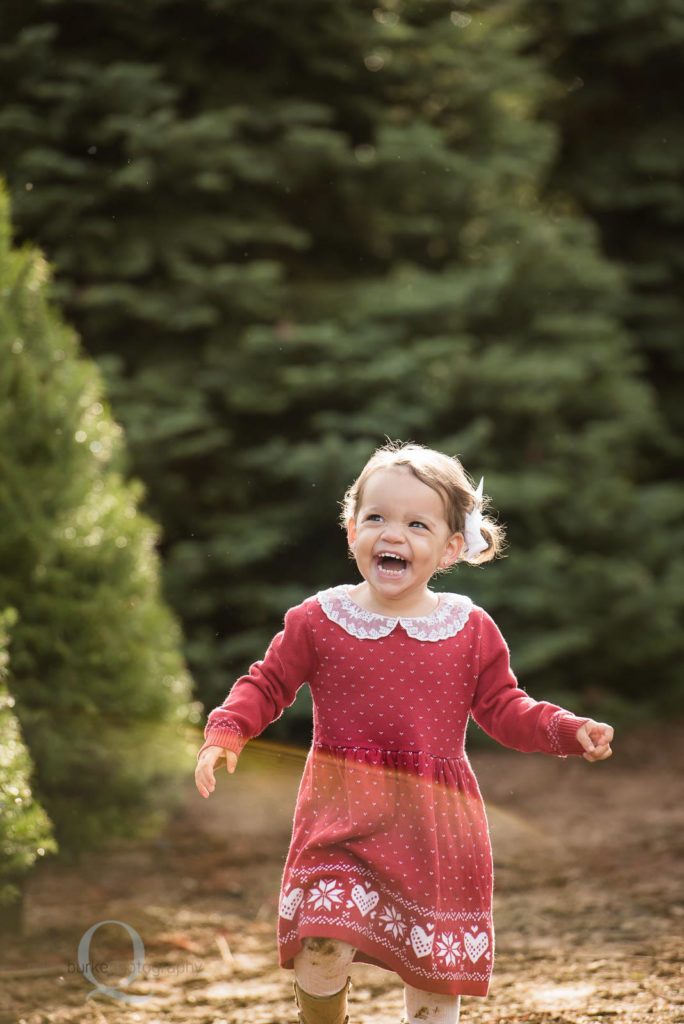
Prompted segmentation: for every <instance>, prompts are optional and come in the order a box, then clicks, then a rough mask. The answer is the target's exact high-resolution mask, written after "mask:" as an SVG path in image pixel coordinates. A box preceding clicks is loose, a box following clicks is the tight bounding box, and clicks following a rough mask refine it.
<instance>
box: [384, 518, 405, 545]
mask: <svg viewBox="0 0 684 1024" xmlns="http://www.w3.org/2000/svg"><path fill="white" fill-rule="evenodd" d="M382 536H383V537H384V538H385V540H388V541H390V540H391V541H396V542H399V541H401V540H403V539H404V531H403V528H402V526H401V524H400V523H392V522H387V523H385V528H384V530H383V531H382Z"/></svg>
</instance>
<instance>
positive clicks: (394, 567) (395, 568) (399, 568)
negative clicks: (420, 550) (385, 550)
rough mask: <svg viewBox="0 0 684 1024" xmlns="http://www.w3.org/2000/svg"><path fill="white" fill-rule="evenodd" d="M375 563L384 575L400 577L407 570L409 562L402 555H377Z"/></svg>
mask: <svg viewBox="0 0 684 1024" xmlns="http://www.w3.org/2000/svg"><path fill="white" fill-rule="evenodd" d="M375 565H376V566H377V569H378V572H380V573H381V574H382V575H383V576H388V577H392V578H395V579H396V578H398V577H399V576H403V574H404V573H405V572H406V568H407V566H408V562H407V561H406V559H405V558H401V556H400V555H386V554H385V555H377V557H376V558H375Z"/></svg>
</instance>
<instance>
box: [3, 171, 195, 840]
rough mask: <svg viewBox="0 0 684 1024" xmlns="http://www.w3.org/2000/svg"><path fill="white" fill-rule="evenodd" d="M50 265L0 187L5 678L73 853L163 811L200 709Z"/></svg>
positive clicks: (137, 491) (130, 489)
mask: <svg viewBox="0 0 684 1024" xmlns="http://www.w3.org/2000/svg"><path fill="white" fill-rule="evenodd" d="M49 273H50V272H49V267H48V265H47V263H46V261H45V260H44V258H43V257H42V255H41V254H40V253H39V252H37V251H36V250H35V249H34V248H33V247H31V246H23V247H22V248H20V249H19V248H12V247H11V245H10V224H9V214H8V203H7V195H6V193H5V191H4V190H3V191H1V192H0V295H1V296H2V302H1V303H0V365H1V366H2V374H1V375H0V465H1V466H2V476H1V479H0V502H1V504H2V509H3V516H2V523H1V525H0V564H1V565H2V572H1V573H0V608H11V609H12V610H13V613H14V617H15V621H14V624H13V625H12V629H11V647H10V673H9V687H10V692H11V693H12V697H13V699H14V702H15V704H14V713H15V714H16V717H17V719H18V722H19V724H20V726H21V732H22V736H23V739H24V741H25V743H26V745H27V747H28V750H29V751H30V753H31V757H32V760H33V762H34V764H35V774H34V776H33V777H32V779H31V785H32V788H33V791H34V794H35V795H36V797H37V799H38V800H39V802H40V804H41V805H42V806H43V807H44V809H45V811H46V812H47V813H48V815H49V817H50V819H51V821H52V823H53V825H54V835H55V838H56V840H57V842H58V845H59V849H60V853H61V855H62V857H64V858H65V859H66V858H70V857H74V858H76V857H77V856H78V855H79V854H80V853H81V852H82V851H84V850H87V849H88V848H92V847H94V846H97V845H99V844H100V843H101V842H102V841H103V840H104V839H106V838H108V837H110V836H112V835H127V834H131V833H135V831H136V830H140V829H147V828H149V827H150V822H151V821H158V820H159V817H158V816H159V814H160V813H161V812H160V807H161V809H162V811H163V809H164V808H163V804H164V800H163V799H162V800H160V793H159V787H160V784H161V783H162V782H163V781H164V780H166V779H168V778H169V777H174V778H175V779H176V781H177V779H178V776H179V775H180V774H181V773H185V772H186V771H187V763H185V764H183V763H181V761H182V756H187V755H188V753H189V742H188V741H189V736H190V735H191V734H193V733H194V728H193V726H194V724H195V723H196V722H197V719H198V717H199V715H198V709H197V708H196V706H195V705H194V704H193V703H192V702H191V701H190V699H189V698H190V680H189V677H188V675H187V672H186V670H185V668H184V664H183V660H182V658H181V655H180V652H179V641H180V634H179V629H178V626H177V623H176V622H175V620H174V619H173V617H172V616H171V614H170V613H169V611H168V609H167V608H166V607H165V606H164V605H163V603H162V602H161V600H160V596H159V566H158V556H157V552H156V550H155V543H156V538H157V531H156V528H155V526H154V525H153V524H152V522H151V521H150V520H149V519H148V518H147V517H146V516H144V515H142V514H141V513H140V511H139V509H138V505H139V501H140V497H141V486H140V485H139V484H137V483H135V482H133V483H129V482H125V481H124V480H123V478H122V475H121V471H120V465H119V463H120V453H121V433H122V431H121V428H120V427H119V426H118V424H117V423H116V422H115V421H114V420H113V419H112V417H111V414H110V412H109V409H108V407H107V405H106V403H105V400H104V397H103V391H102V383H101V379H100V374H99V372H98V371H97V369H96V367H95V366H94V365H93V363H92V361H91V360H87V359H84V358H82V357H81V356H80V354H79V350H78V342H77V337H76V335H75V333H74V331H73V330H72V329H71V328H69V327H67V326H65V324H64V323H63V322H62V321H61V320H60V318H59V316H58V315H57V313H56V311H55V310H54V308H53V307H52V305H51V304H50V303H49V302H48V301H47V296H46V284H47V281H48V279H49ZM13 744H14V741H13ZM10 754H11V755H12V752H11V750H10ZM13 756H14V755H12V757H13ZM19 768H20V769H22V770H23V762H20V764H19ZM6 853H7V851H6V850H3V849H2V848H0V860H1V859H2V857H3V856H5V855H6Z"/></svg>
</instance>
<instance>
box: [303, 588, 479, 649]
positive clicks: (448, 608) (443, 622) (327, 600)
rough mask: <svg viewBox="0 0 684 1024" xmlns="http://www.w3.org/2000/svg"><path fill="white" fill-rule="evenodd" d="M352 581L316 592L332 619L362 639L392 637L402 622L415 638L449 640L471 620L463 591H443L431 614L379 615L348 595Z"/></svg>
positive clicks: (323, 607)
mask: <svg viewBox="0 0 684 1024" xmlns="http://www.w3.org/2000/svg"><path fill="white" fill-rule="evenodd" d="M352 586H353V584H352V583H342V584H340V586H338V587H329V588H328V589H327V590H321V591H319V592H318V594H316V597H317V598H318V601H319V603H320V606H321V608H322V609H323V611H324V612H325V614H326V615H327V616H328V618H329V619H330V620H331V621H332V622H336V623H337V625H338V626H341V627H342V629H344V630H346V632H347V633H350V634H351V635H352V636H355V637H357V638H358V639H360V640H379V639H380V638H381V637H383V636H389V634H390V633H391V632H392V630H393V629H394V628H395V626H396V625H397V623H401V625H402V626H403V627H404V629H405V630H406V632H407V633H408V635H409V636H410V637H413V639H414V640H433V641H436V640H446V639H447V638H448V637H451V636H456V634H457V633H459V632H460V631H461V630H462V629H463V627H464V626H465V624H466V622H467V621H468V616H469V615H470V613H471V611H472V610H473V607H474V605H473V602H472V601H471V600H470V598H469V597H466V596H465V595H464V594H440V595H439V604H438V605H437V608H436V609H435V611H434V612H432V614H431V615H421V616H418V617H416V618H406V617H403V616H396V617H394V616H391V615H380V614H378V613H376V612H369V611H366V609H365V608H361V606H360V605H358V604H356V602H355V601H352V599H351V597H350V596H349V591H350V590H351V588H352Z"/></svg>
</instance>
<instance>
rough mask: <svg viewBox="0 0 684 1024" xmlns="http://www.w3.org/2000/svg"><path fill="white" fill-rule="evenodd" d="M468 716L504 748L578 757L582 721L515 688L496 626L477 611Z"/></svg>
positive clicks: (513, 676)
mask: <svg viewBox="0 0 684 1024" xmlns="http://www.w3.org/2000/svg"><path fill="white" fill-rule="evenodd" d="M470 713H471V715H472V717H473V718H474V719H475V721H476V722H477V724H478V725H479V726H481V727H482V729H484V731H485V732H486V733H487V734H488V735H489V736H491V737H492V738H493V739H495V740H496V741H497V742H498V743H501V744H503V746H505V747H511V748H512V749H513V750H522V751H524V752H525V753H542V754H555V755H556V756H557V757H567V756H568V755H569V754H583V753H584V748H583V747H582V745H581V743H580V742H579V741H578V740H577V738H576V733H577V730H578V729H579V727H580V726H581V725H583V724H584V723H585V722H588V721H589V719H588V718H578V717H577V716H576V715H574V714H572V712H570V711H566V710H565V709H564V708H561V707H559V706H558V705H557V704H550V703H549V702H548V701H545V700H533V698H532V697H529V696H528V695H527V694H526V693H525V691H524V690H522V689H521V688H520V687H519V686H518V680H517V679H516V677H515V675H514V673H513V670H512V669H511V661H510V651H509V649H508V644H507V643H506V641H505V640H504V638H503V636H502V634H501V632H500V630H499V627H498V626H497V625H496V623H495V622H494V620H493V619H492V618H491V616H490V615H488V614H487V612H485V611H484V610H483V611H482V631H481V634H480V659H479V674H478V679H477V685H476V688H475V694H474V697H473V702H472V705H471V709H470Z"/></svg>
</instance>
